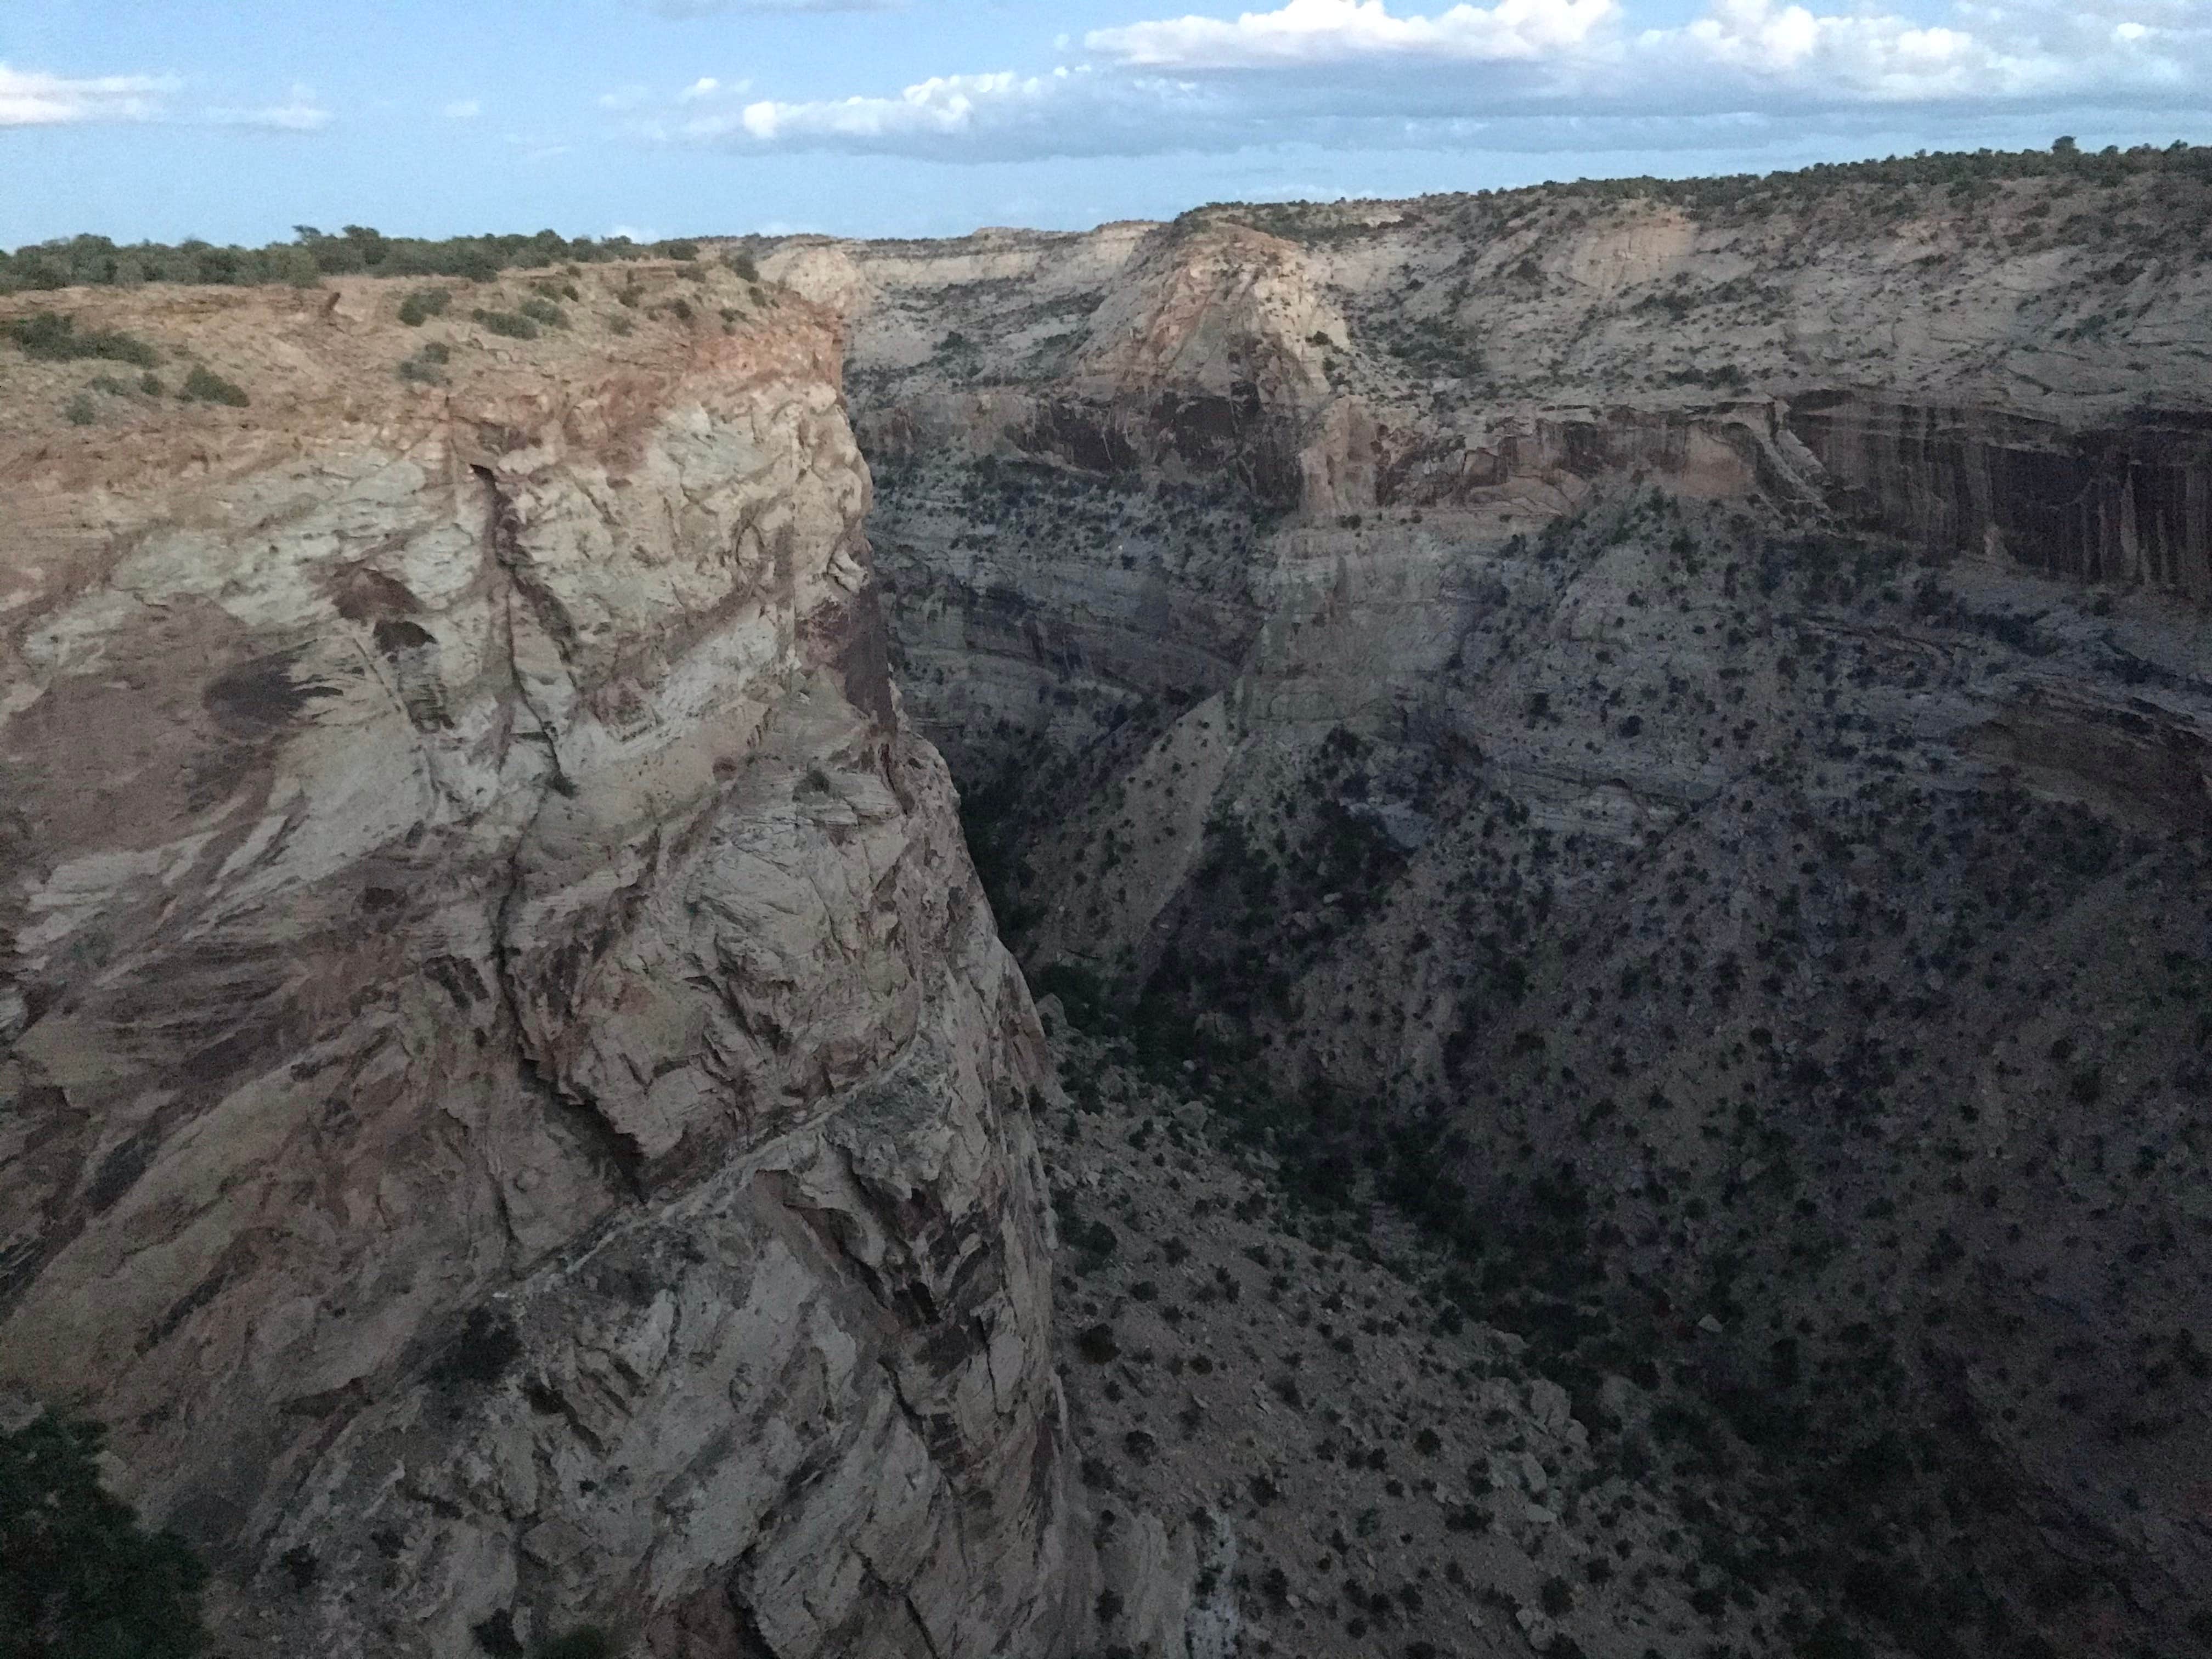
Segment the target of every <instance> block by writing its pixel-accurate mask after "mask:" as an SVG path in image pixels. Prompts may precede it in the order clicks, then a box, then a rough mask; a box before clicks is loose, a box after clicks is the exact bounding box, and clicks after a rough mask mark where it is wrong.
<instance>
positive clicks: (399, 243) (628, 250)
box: [0, 225, 699, 294]
mask: <svg viewBox="0 0 2212 1659" xmlns="http://www.w3.org/2000/svg"><path fill="white" fill-rule="evenodd" d="M698 254H699V248H698V245H697V244H696V242H689V241H661V242H633V241H631V240H629V237H627V236H610V237H607V238H605V240H598V241H595V240H592V238H590V237H588V236H582V237H578V238H576V239H575V240H573V241H572V240H568V238H565V237H563V236H562V235H560V234H558V233H557V232H555V231H550V230H541V231H539V232H538V234H536V235H534V236H520V235H505V236H448V237H446V238H444V239H443V240H428V239H425V238H422V237H414V236H386V235H385V234H383V233H382V232H381V231H378V230H374V229H371V228H369V227H368V226H366V225H348V226H347V227H346V228H344V229H343V230H342V231H340V232H338V233H337V234H336V235H331V234H325V233H324V232H323V231H320V230H318V229H317V228H315V227H314V226H313V225H301V226H298V227H296V228H295V236H294V239H293V240H291V241H289V242H271V243H270V244H268V245H267V246H264V247H258V248H248V247H219V246H215V245H214V244H212V243H209V242H203V241H200V240H196V239H195V240H187V241H184V242H179V243H176V244H174V245H171V244H167V243H162V242H137V243H134V244H131V245H130V246H118V244H117V243H115V242H114V241H112V240H110V239H109V238H107V237H105V236H94V235H82V236H71V237H66V238H59V239H57V240H53V241H48V242H39V243H34V244H32V245H30V246H24V247H20V248H17V249H16V250H15V252H13V253H6V252H0V294H8V293H15V292H19V291H21V290H22V289H57V288H75V287H90V288H130V287H134V286H136V285H137V284H138V283H200V284H207V285H214V286H220V287H232V288H254V287H260V286H264V285H267V284H270V283H290V284H292V285H293V286H295V287H300V288H313V286H314V285H315V284H316V283H319V282H320V281H321V280H322V279H323V278H324V277H325V276H355V275H362V276H452V277H459V278H462V279H465V280H467V281H471V282H489V281H490V280H491V279H492V278H494V277H495V276H498V275H499V273H500V272H501V271H502V270H509V269H520V270H538V269H542V268H544V267H545V266H548V265H556V264H593V263H597V262H602V261H612V260H628V259H648V258H659V259H678V260H690V259H696V258H697V257H698Z"/></svg>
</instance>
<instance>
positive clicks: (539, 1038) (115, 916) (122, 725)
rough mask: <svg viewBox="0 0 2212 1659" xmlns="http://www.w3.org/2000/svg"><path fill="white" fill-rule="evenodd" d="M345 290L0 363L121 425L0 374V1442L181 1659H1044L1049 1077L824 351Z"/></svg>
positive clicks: (692, 294) (584, 307) (597, 296)
mask: <svg viewBox="0 0 2212 1659" xmlns="http://www.w3.org/2000/svg"><path fill="white" fill-rule="evenodd" d="M579 283H580V284H581V286H579ZM406 292H407V290H406V289H404V286H403V285H401V284H398V283H378V282H374V281H368V280H365V279H346V280H342V281H338V282H337V283H333V284H331V285H330V286H327V287H325V288H322V289H315V290H311V291H306V292H299V293H291V292H285V291H276V292H273V293H272V292H270V291H266V290H263V291H254V292H224V291H219V290H217V291H210V290H204V289H203V290H178V289H146V290H141V291H137V292H106V293H97V294H91V293H84V292H77V293H64V294H58V295H38V296H23V297H19V298H18V299H16V300H14V301H8V302H6V304H7V314H8V315H9V316H17V315H24V314H28V313H30V312H32V311H33V310H59V311H66V312H68V313H72V314H73V315H74V316H75V318H76V325H77V327H78V329H79V330H80V331H82V332H84V333H87V334H96V333H101V332H106V333H119V334H121V335H124V336H126V337H130V338H131V339H134V340H137V341H138V342H141V343H143V344H144V345H147V346H150V348H151V349H152V350H153V352H154V353H155V356H156V358H157V369H156V371H155V375H154V376H153V377H151V378H149V380H148V381H147V382H146V384H145V385H144V386H141V385H139V384H138V382H137V374H136V372H135V370H134V372H133V373H132V374H131V378H130V380H127V381H123V380H114V379H112V377H100V378H99V379H96V380H93V381H92V382H91V385H90V388H89V389H88V390H82V391H81V388H82V387H84V386H85V382H86V369H87V366H86V365H84V364H82V363H77V362H48V361H42V360H37V359H33V358H32V357H29V356H21V355H19V354H17V353H15V351H13V350H12V349H9V348H7V347H6V346H5V345H4V344H0V399H4V402H5V405H6V407H7V408H8V409H9V422H8V423H7V436H6V437H5V438H4V439H0V480H3V481H4V486H0V487H4V490H5V495H6V500H7V504H8V505H7V518H6V522H5V524H4V526H0V662H4V671H0V763H4V766H5V769H6V775H7V778H8V784H7V787H6V791H5V799H4V803H0V1038H4V1039H5V1041H6V1044H7V1047H6V1050H5V1054H4V1058H0V1108H3V1109H0V1383H4V1385H5V1388H6V1389H7V1390H8V1391H9V1392H10V1393H11V1394H12V1395H13V1396H14V1397H15V1403H17V1404H21V1403H24V1402H25V1401H33V1402H48V1403H57V1404H64V1405H69V1406H73V1407H82V1408H84V1409H88V1410H89V1411H91V1412H93V1413H95V1414H96V1415H98V1416H100V1417H101V1418H103V1419H106V1420H108V1421H109V1422H111V1423H112V1425H115V1428H116V1431H117V1449H118V1451H119V1452H120V1454H121V1457H120V1460H119V1462H120V1468H119V1469H118V1479H119V1480H122V1481H123V1482H124V1488H125V1495H126V1496H129V1497H131V1498H133V1499H135V1500H136V1501H137V1503H138V1504H140V1505H141V1506H142V1507H143V1509H144V1510H146V1511H147V1512H148V1513H149V1514H150V1515H151V1516H154V1517H155V1518H156V1519H158V1520H160V1521H162V1522H167V1523H169V1524H173V1525H174V1526H176V1527H178V1528H180V1529H181V1530H182V1531H184V1532H185V1534H187V1535H188V1536H189V1537H190V1538H191V1540H192V1541H194V1542H196V1543H197V1545H199V1546H200V1547H202V1548H203V1549H204V1551H205V1552H206V1553H208V1554H209V1555H210V1558H211V1559H212V1560H213V1561H214V1562H215V1564H216V1567H217V1569H218V1580H219V1585H220V1589H221V1597H222V1607H221V1620H220V1623H221V1635H222V1641H223V1644H224V1645H225V1647H226V1648H227V1650H230V1651H233V1652H238V1653H268V1654H278V1653H298V1652H301V1651H315V1652H321V1653H329V1654H332V1655H353V1654H359V1655H370V1654H374V1655H386V1654H406V1653H421V1654H426V1655H427V1654H432V1653H435V1654H440V1655H452V1654H459V1653H464V1652H468V1651H471V1650H485V1651H489V1652H493V1653H499V1652H508V1651H520V1650H521V1649H522V1647H523V1646H524V1645H525V1644H532V1643H536V1642H539V1641H542V1640H544V1639H546V1638H549V1637H550V1636H554V1635H557V1634H559V1633H561V1632H563V1631H564V1630H567V1629H569V1628H572V1627H574V1626H581V1625H584V1624H587V1623H588V1624H597V1625H600V1626H607V1627H610V1628H617V1629H619V1630H621V1631H623V1632H625V1633H626V1634H629V1635H635V1637H636V1638H638V1640H639V1650H641V1651H646V1652H650V1653H653V1654H657V1655H668V1656H676V1655H684V1656H699V1659H706V1656H714V1655H747V1656H760V1655H767V1654H774V1655H776V1656H780V1659H801V1656H809V1655H820V1656H831V1655H844V1654H853V1653H862V1652H866V1653H882V1654H893V1653H899V1654H912V1655H915V1656H939V1659H941V1656H949V1655H952V1654H961V1655H971V1654H973V1655H981V1654H990V1653H1009V1654H1012V1653H1022V1654H1032V1653H1041V1652H1047V1651H1051V1650H1054V1649H1055V1648H1056V1647H1057V1646H1058V1645H1059V1644H1060V1634H1059V1621H1060V1603H1059V1590H1060V1584H1061V1583H1062V1582H1063V1581H1064V1579H1065V1577H1066V1573H1065V1571H1063V1569H1064V1565H1065V1563H1064V1559H1063V1555H1064V1551H1065V1549H1066V1537H1065V1534H1066V1528H1065V1525H1064V1510H1065V1498H1064V1495H1063V1490H1062V1480H1063V1476H1062V1462H1061V1457H1060V1438H1061V1435H1062V1408H1061V1406H1060V1395H1059V1391H1058V1387H1057V1384H1056V1383H1055V1381H1054V1376H1053V1372H1052V1368H1051V1356H1050V1350H1049V1346H1048V1323H1049V1279H1048V1255H1047V1248H1048V1223H1047V1221H1046V1218H1045V1216H1044V1212H1043V1211H1042V1207H1041V1200H1042V1192H1041V1181H1040V1176H1039V1172H1038V1165H1037V1160H1036V1150H1035V1145H1034V1140H1033V1137H1032V1132H1031V1128H1030V1121H1029V1116H1028V1114H1029V1110H1030V1102H1031V1100H1032V1098H1033V1097H1034V1091H1037V1090H1039V1089H1046V1090H1049V1089H1050V1088H1051V1087H1052V1084H1051V1080H1050V1073H1049V1067H1048V1060H1046V1058H1045V1056H1044V1053H1043V1049H1042V1037H1041V1034H1040V1032H1039V1030H1038V1028H1037V1025H1036V1018H1035V1016H1034V1014H1033V1013H1032V1012H1031V1010H1030V1003H1029V999H1028V996H1027V994H1026V992H1025V990H1024V987H1023V983H1022V981H1021V977H1020V975H1018V973H1017V972H1016V971H1015V969H1014V968H1013V965H1012V962H1011V960H1010V959H1009V957H1007V955H1006V952H1005V951H1004V950H1003V949H1002V948H1001V946H1000V944H999V942H998V939H997V937H996V933H995V931H994V926H993V922H992V919H991V915H990V911H989V908H988V907H987V903H986V902H985V900H984V898H983V896H982V893H981V890H980V888H979V886H978V884H977V883H976V880H975V876H974V873H973V871H972V869H971V866H970V865H969V860H968V856H967V854H966V852H965V850H964V848H963V844H962V840H961V835H960V829H959V825H958V823H957V817H956V815H955V808H954V796H953V793H952V790H951V786H950V783H949V781H948V779H947V776H946V774H945V767H944V765H943V763H941V762H940V760H939V758H938V757H937V756H936V754H935V753H934V752H933V750H931V748H930V747H929V746H928V744H927V743H925V742H922V741H921V740H919V739H917V738H916V737H915V735H914V734H913V733H912V732H911V731H910V730H909V729H908V726H907V724H906V723H905V721H904V720H903V718H902V714H901V712H900V708H899V704H898V701H897V697H896V694H895V693H894V691H893V690H892V688H891V685H890V680H889V678H888V675H887V671H886V658H885V640H884V629H883V623H882V621H881V618H880V616H879V614H878V601H877V596H876V592H875V588H874V585H873V581H872V574H871V570H870V568H869V563H868V555H867V547H866V539H865V536H864V532H863V520H864V516H865V514H866V512H867V510H868V505H869V495H870V485H869V479H868V474H867V471H866V468H865V467H864V465H862V463H861V459H860V454H859V452H858V451H857V450H856V448H855V447H854V441H853V437H852V434H851V432H850V431H849V429H848V426H847V423H846V417H845V413H844V410H843V407H842V403H841V400H840V397H839V392H838V386H837V376H838V362H837V349H838V339H837V334H836V328H835V326H834V325H833V323H832V321H831V319H829V317H827V316H826V315H825V314H824V313H822V312H820V311H818V310H817V309H816V308H814V307H811V306H809V305H807V304H805V303H804V302H802V301H799V300H797V299H795V298H793V297H792V296H790V295H788V294H785V293H781V292H780V291H775V290H769V289H762V288H759V287H757V286H752V285H748V284H745V283H739V282H738V281H737V280H736V279H735V278H734V277H732V276H731V275H730V274H729V273H728V272H726V270H721V269H720V268H719V267H717V268H714V270H708V267H707V266H706V265H704V264H698V265H693V266H684V265H675V264H663V265H659V266H653V265H641V266H635V267H629V268H625V269H624V270H621V271H618V272H616V273H614V274H612V275H609V274H606V273H605V272H604V271H593V272H591V273H577V272H574V271H571V272H570V273H568V276H567V277H563V276H561V275H560V274H558V273H555V274H554V275H553V276H551V277H550V280H545V281H539V282H536V283H530V284H528V285H527V286H526V283H525V279H524V278H523V277H521V276H515V275H510V276H508V277H507V278H506V279H505V280H504V282H503V283H501V284H496V285H486V286H484V287H480V288H469V289H461V290H460V291H459V293H458V294H456V295H453V296H451V297H450V302H449V308H448V309H447V310H445V311H443V312H440V313H435V314H434V315H433V316H432V317H431V318H430V320H428V322H427V323H420V324H419V325H418V326H416V327H413V328H410V327H408V326H405V325H404V324H403V322H402V321H401V320H400V319H399V316H398V308H399V307H400V305H401V302H402V301H403V298H404V295H405V294H406ZM437 303H438V302H436V301H433V302H432V305H433V307H434V308H435V305H436V304H437ZM465 307H466V308H468V311H467V313H466V314H465V310H464V308H465ZM526 311H532V312H534V313H535V314H536V315H537V317H538V319H539V320H540V321H541V322H542V323H543V326H542V327H539V326H535V325H530V324H528V323H527V322H526V321H521V320H518V319H520V318H521V317H522V314H523V313H524V312H526ZM91 367H94V368H97V367H100V365H98V364H94V365H92V366H91ZM188 369H197V370H203V371H205V372H206V373H207V374H212V375H214V376H215V377H216V380H217V381H218V382H227V383H228V384H229V385H230V386H235V387H237V388H238V389H239V390H240V392H242V393H243V394H244V395H243V399H242V400H239V399H235V398H234V400H232V401H229V402H226V401H222V400H219V399H217V400H209V399H204V398H203V399H200V400H196V401H191V402H189V403H185V402H179V401H178V400H176V399H175V398H172V397H168V396H164V395H161V394H160V386H161V383H162V382H164V381H166V383H167V386H168V387H170V388H171V389H173V388H174V387H175V386H176V385H177V383H178V382H179V380H183V379H184V377H185V374H186V373H187V370H188ZM196 383H197V384H201V385H205V384H206V382H205V380H199V381H197V382H196ZM73 394H75V395H74V396H73Z"/></svg>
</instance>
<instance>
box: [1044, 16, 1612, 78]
mask: <svg viewBox="0 0 2212 1659" xmlns="http://www.w3.org/2000/svg"><path fill="white" fill-rule="evenodd" d="M1618 15H1620V6H1619V5H1618V4H1616V3H1615V0H1498V4H1497V5H1495V6H1492V7H1490V8H1488V9H1485V8H1483V7H1480V6H1470V5H1458V6H1454V7H1452V8H1451V9H1450V10H1449V11H1446V12H1443V13H1440V14H1439V15H1436V16H1434V17H1423V16H1406V17H1399V16H1395V15H1392V13H1391V12H1390V10H1389V7H1388V6H1387V5H1386V4H1385V3H1384V0H1289V3H1287V4H1285V6H1284V7H1283V8H1282V9H1280V10H1279V11H1270V12H1249V11H1248V12H1246V13H1244V14H1243V15H1242V16H1240V17H1237V18H1236V19H1235V20H1233V21H1231V20H1228V19H1223V18H1215V17H1178V18H1174V19H1171V20H1169V21H1162V22H1152V23H1133V24H1130V25H1129V26H1128V27H1125V28H1111V29H1093V30H1092V31H1091V33H1089V34H1087V35H1085V37H1084V44H1085V46H1088V47H1089V48H1090V49H1091V51H1093V52H1102V53H1103V54H1105V55H1106V56H1107V57H1109V58H1114V59H1115V60H1116V61H1118V62H1121V63H1124V64H1133V65H1134V66H1136V67H1138V68H1141V69H1155V70H1238V69H1280V68H1285V67H1289V66H1293V65H1303V64H1343V63H1348V62H1353V61H1357V60H1360V59H1376V58H1401V59H1405V58H1425V59H1431V60H1444V61H1453V60H1459V61H1468V62H1483V61H1486V60H1489V59H1493V58H1534V57H1538V56H1540V55H1541V54H1543V53H1546V52H1557V51H1559V50H1560V49H1562V48H1565V47H1571V46H1579V45H1580V44H1582V43H1583V41H1585V40H1589V38H1590V36H1591V35H1592V34H1593V33H1595V32H1596V31H1597V30H1598V29H1599V28H1601V27H1602V26H1604V25H1605V24H1607V23H1608V22H1610V21H1613V19H1614V18H1615V17H1617V16H1618Z"/></svg>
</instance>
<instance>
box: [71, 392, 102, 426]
mask: <svg viewBox="0 0 2212 1659" xmlns="http://www.w3.org/2000/svg"><path fill="white" fill-rule="evenodd" d="M62 413H63V414H64V416H67V417H68V420H69V423H70V425H71V426H90V425H91V424H92V423H93V422H94V421H96V420H98V419H99V418H100V416H99V412H98V411H97V410H94V408H93V406H92V398H90V396H89V395H88V394H87V393H85V392H78V393H77V394H76V397H74V398H70V400H69V401H68V402H67V403H65V404H63V405H62Z"/></svg>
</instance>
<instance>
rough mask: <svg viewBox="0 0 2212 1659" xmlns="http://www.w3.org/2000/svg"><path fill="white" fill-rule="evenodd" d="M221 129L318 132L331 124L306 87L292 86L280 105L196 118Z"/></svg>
mask: <svg viewBox="0 0 2212 1659" xmlns="http://www.w3.org/2000/svg"><path fill="white" fill-rule="evenodd" d="M197 119H199V120H203V121H207V122H210V123H212V124H213V125H216V126H222V127H266V128H268V129H270V131H276V132H320V131H322V130H323V129H324V128H325V127H326V126H328V125H330V124H331V112H330V111H328V110H327V109H325V108H324V107H323V106H322V104H321V103H320V101H319V100H317V98H316V97H315V94H314V90H313V88H310V87H303V86H295V87H294V88H292V90H291V92H290V94H289V95H288V96H287V97H286V98H285V100H284V101H283V103H281V104H264V105H261V106H258V107H253V108H242V109H210V110H204V111H202V112H200V113H199V115H198V116H197Z"/></svg>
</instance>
